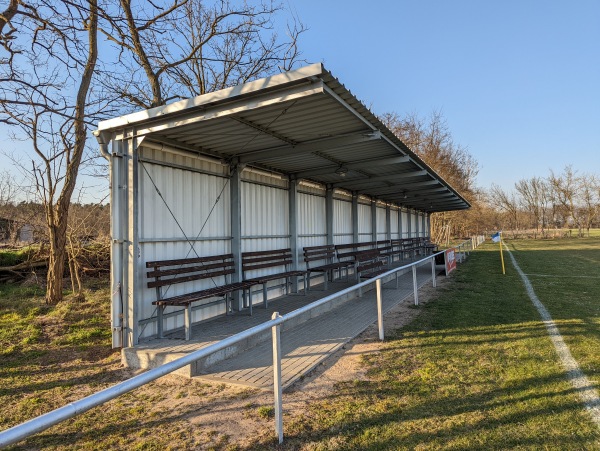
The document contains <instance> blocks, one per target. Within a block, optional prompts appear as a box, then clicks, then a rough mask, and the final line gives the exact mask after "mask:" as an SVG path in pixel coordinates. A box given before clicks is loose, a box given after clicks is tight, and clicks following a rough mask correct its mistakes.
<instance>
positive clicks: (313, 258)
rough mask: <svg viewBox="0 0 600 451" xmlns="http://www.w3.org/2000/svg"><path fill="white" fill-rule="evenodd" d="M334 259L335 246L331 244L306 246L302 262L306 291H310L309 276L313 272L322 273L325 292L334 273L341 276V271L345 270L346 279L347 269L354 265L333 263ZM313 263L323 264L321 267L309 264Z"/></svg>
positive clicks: (351, 263)
mask: <svg viewBox="0 0 600 451" xmlns="http://www.w3.org/2000/svg"><path fill="white" fill-rule="evenodd" d="M334 259H335V246H334V245H333V244H326V245H323V246H307V247H305V248H304V262H305V263H306V272H307V274H308V275H307V277H308V279H309V280H308V284H307V290H310V274H311V273H313V272H320V273H323V278H324V282H323V289H324V290H327V283H328V281H329V280H331V281H333V280H334V278H335V277H334V276H335V274H334V273H335V271H336V270H337V271H338V275H339V277H341V276H342V269H345V270H346V278H347V277H348V268H349V267H352V266H353V265H354V263H353V262H351V261H343V262H340V261H337V262H336V261H334ZM314 262H325V263H324V264H322V265H318V266H313V267H312V268H311V266H310V265H311V263H314Z"/></svg>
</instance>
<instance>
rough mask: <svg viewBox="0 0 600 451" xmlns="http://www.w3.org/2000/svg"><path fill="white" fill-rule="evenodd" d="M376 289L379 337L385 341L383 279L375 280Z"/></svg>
mask: <svg viewBox="0 0 600 451" xmlns="http://www.w3.org/2000/svg"><path fill="white" fill-rule="evenodd" d="M375 291H376V292H377V325H378V326H379V339H380V340H381V341H383V335H384V332H383V301H382V299H381V279H377V280H375Z"/></svg>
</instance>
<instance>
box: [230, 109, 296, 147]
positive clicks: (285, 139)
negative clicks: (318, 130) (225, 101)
mask: <svg viewBox="0 0 600 451" xmlns="http://www.w3.org/2000/svg"><path fill="white" fill-rule="evenodd" d="M231 119H233V120H234V121H238V122H239V123H240V124H244V125H247V126H248V127H250V128H253V129H254V130H258V131H259V132H261V133H264V134H265V135H269V136H272V137H273V138H276V139H278V140H280V141H283V142H286V143H288V144H289V145H290V146H296V145H298V143H297V142H296V141H294V140H293V139H290V138H288V137H286V136H283V135H282V134H280V133H277V132H275V131H273V130H270V129H269V128H267V127H263V126H262V125H260V124H257V123H256V122H252V121H249V120H248V119H244V118H243V117H240V116H231Z"/></svg>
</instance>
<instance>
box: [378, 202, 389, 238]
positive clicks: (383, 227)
mask: <svg viewBox="0 0 600 451" xmlns="http://www.w3.org/2000/svg"><path fill="white" fill-rule="evenodd" d="M376 214H377V240H387V219H386V216H387V214H386V206H385V204H382V203H379V202H378V203H377V210H376Z"/></svg>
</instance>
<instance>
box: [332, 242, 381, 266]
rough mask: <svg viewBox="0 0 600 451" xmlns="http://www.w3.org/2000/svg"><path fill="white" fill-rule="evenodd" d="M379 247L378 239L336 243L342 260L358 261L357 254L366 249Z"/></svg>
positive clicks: (339, 257) (338, 254)
mask: <svg viewBox="0 0 600 451" xmlns="http://www.w3.org/2000/svg"><path fill="white" fill-rule="evenodd" d="M376 248H377V242H376V241H363V242H362V243H350V244H336V245H335V252H336V255H337V259H338V261H340V262H347V261H351V262H354V261H356V256H357V255H358V254H360V253H361V252H364V251H370V250H374V249H376Z"/></svg>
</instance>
